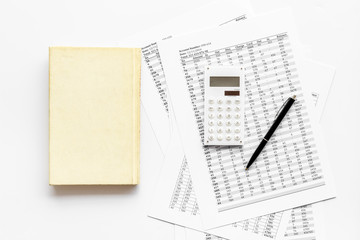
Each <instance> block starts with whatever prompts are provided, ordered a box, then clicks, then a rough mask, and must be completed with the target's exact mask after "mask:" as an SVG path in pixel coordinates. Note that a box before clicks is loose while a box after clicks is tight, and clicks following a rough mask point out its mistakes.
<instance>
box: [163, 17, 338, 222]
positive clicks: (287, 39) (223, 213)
mask: <svg viewBox="0 0 360 240" xmlns="http://www.w3.org/2000/svg"><path fill="white" fill-rule="evenodd" d="M290 22H291V18H290V16H288V15H287V14H285V13H278V14H272V15H268V16H264V17H258V18H253V19H248V20H247V21H244V22H239V23H238V24H230V25H229V26H227V25H225V26H223V27H222V28H217V29H211V30H207V31H204V32H201V33H195V34H191V35H187V36H186V37H178V38H173V39H170V40H168V41H163V42H160V43H159V45H158V48H159V50H160V54H161V56H162V62H163V69H164V71H165V75H166V78H167V83H168V85H169V88H170V93H171V99H172V103H173V106H174V109H175V116H176V121H177V123H178V126H179V131H180V133H181V138H182V142H183V144H184V150H185V153H186V156H187V163H188V164H189V165H190V169H191V171H194V172H196V174H194V175H193V178H192V182H193V187H194V188H195V192H196V193H197V200H198V204H199V206H201V209H203V210H202V212H203V213H204V214H202V222H203V224H204V226H205V228H214V227H218V226H222V225H225V224H229V223H232V222H236V221H238V220H240V219H248V218H251V217H254V216H260V215H266V214H268V213H271V212H276V211H280V210H284V209H289V208H292V207H296V206H301V205H304V204H307V203H311V202H316V201H320V200H323V199H328V198H331V197H334V191H333V187H332V186H333V185H332V183H331V177H330V171H329V169H328V166H327V164H326V161H324V160H323V159H322V158H321V142H320V141H318V137H317V132H316V131H317V129H316V123H315V122H312V119H311V117H310V114H309V113H310V112H311V106H310V105H309V100H308V99H306V98H307V97H306V96H305V95H306V94H304V91H303V90H302V89H303V88H302V84H301V80H300V79H301V77H300V76H301V69H300V68H299V67H298V65H299V64H298V61H297V60H296V57H295V56H297V55H296V54H298V53H297V51H296V43H295V42H296V41H295V39H296V36H295V34H294V33H293V32H292V27H291V25H290ZM254 29H256V31H254ZM234 32H236V33H238V32H242V33H244V34H234ZM245 33H246V34H245ZM211 64H213V65H242V66H243V67H244V69H245V72H246V79H245V82H246V96H247V97H246V100H247V105H248V106H247V108H246V109H245V112H246V113H245V131H246V139H245V140H246V142H245V144H244V146H243V147H242V148H241V147H221V148H220V147H204V146H203V144H202V141H203V125H202V115H203V107H204V105H203V68H204V67H205V66H206V65H211ZM291 95H296V96H297V101H296V103H295V106H294V107H293V108H292V109H291V110H290V112H289V113H288V115H287V117H286V119H285V120H284V121H283V123H282V124H281V125H280V127H279V129H278V130H277V132H276V134H275V136H273V137H272V139H271V141H270V142H269V143H268V144H267V147H266V148H265V149H264V151H263V152H262V154H261V156H260V157H259V158H258V160H257V162H256V163H255V166H254V167H253V168H252V169H250V171H246V172H245V171H244V168H245V165H246V164H247V161H248V159H249V157H250V156H251V154H252V153H253V151H254V149H255V148H256V147H257V144H258V143H259V141H260V139H261V138H262V137H263V135H264V131H266V130H267V129H268V128H269V126H270V124H271V121H272V120H273V118H274V115H275V114H276V111H277V110H278V109H279V108H280V106H281V104H282V103H283V102H284V101H285V100H286V99H287V98H288V97H289V96H291Z"/></svg>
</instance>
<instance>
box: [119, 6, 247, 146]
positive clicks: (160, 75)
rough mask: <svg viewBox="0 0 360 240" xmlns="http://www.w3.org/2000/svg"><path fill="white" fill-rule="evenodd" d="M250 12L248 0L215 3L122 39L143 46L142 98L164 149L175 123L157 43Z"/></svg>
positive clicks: (223, 22) (226, 21) (228, 21)
mask: <svg viewBox="0 0 360 240" xmlns="http://www.w3.org/2000/svg"><path fill="white" fill-rule="evenodd" d="M251 13H252V11H251V9H250V4H249V2H248V1H247V0H241V1H239V0H224V1H221V2H212V3H210V4H207V5H205V6H203V7H201V8H199V9H197V8H196V9H192V10H190V11H189V12H187V13H185V14H183V15H180V16H178V17H176V18H173V19H171V20H169V21H166V22H165V23H164V24H161V25H158V26H156V27H154V28H151V29H149V30H147V31H145V32H141V33H137V34H135V35H133V36H131V37H129V38H127V39H124V40H122V41H121V42H120V45H121V46H134V45H135V46H137V47H142V54H143V55H142V56H143V59H142V60H143V62H142V66H146V67H142V76H141V78H142V81H141V84H142V88H141V90H142V92H141V101H142V104H143V106H144V107H145V109H146V111H147V114H148V116H149V119H150V121H151V122H152V125H153V129H154V132H155V134H156V136H157V139H158V141H159V143H160V146H161V148H162V150H163V151H164V152H166V148H167V145H168V143H169V140H170V136H171V126H172V124H171V118H169V106H168V99H167V98H168V97H167V94H168V93H167V86H166V80H165V76H164V72H163V69H162V63H161V58H160V54H159V51H158V47H157V46H158V42H159V41H161V40H166V39H170V38H172V37H174V36H176V35H181V34H185V33H190V32H193V31H198V30H200V29H204V28H211V27H215V26H219V25H223V24H225V23H230V22H237V21H240V20H243V19H245V18H246V16H248V15H251Z"/></svg>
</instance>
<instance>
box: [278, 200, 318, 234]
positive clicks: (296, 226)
mask: <svg viewBox="0 0 360 240" xmlns="http://www.w3.org/2000/svg"><path fill="white" fill-rule="evenodd" d="M315 232H316V231H315V220H314V213H313V207H312V205H306V206H302V207H299V208H294V209H292V210H291V216H290V220H289V223H288V226H287V227H286V232H285V234H284V238H283V239H284V240H315V239H316V234H315Z"/></svg>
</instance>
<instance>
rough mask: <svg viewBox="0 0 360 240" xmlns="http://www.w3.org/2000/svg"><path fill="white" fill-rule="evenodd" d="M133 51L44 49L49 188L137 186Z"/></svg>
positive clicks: (137, 59)
mask: <svg viewBox="0 0 360 240" xmlns="http://www.w3.org/2000/svg"><path fill="white" fill-rule="evenodd" d="M140 65H141V54H140V49H139V48H91V47H89V48H88V47H50V48H49V88H50V89H49V108H50V112H49V119H50V120H49V128H50V129H49V135H50V136H49V145H50V146H49V151H50V152H49V154H50V156H49V159H50V160H49V183H50V185H121V184H125V185H132V184H138V183H139V161H140V159H139V158H140V156H139V155H140V75H141V73H140Z"/></svg>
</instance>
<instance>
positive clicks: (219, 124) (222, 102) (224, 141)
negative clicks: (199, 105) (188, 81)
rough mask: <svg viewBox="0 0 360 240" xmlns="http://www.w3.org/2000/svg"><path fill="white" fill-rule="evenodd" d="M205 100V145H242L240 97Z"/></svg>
mask: <svg viewBox="0 0 360 240" xmlns="http://www.w3.org/2000/svg"><path fill="white" fill-rule="evenodd" d="M206 102H207V103H208V104H205V108H206V109H205V113H207V118H206V117H205V120H204V123H205V124H207V125H208V126H206V127H205V128H207V129H208V131H207V132H205V135H207V137H206V139H205V140H206V145H242V139H241V131H240V128H241V125H242V123H241V115H240V114H241V113H242V109H241V107H242V106H241V100H240V97H222V98H221V99H216V98H210V99H208V100H207V101H206Z"/></svg>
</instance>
